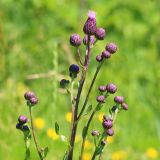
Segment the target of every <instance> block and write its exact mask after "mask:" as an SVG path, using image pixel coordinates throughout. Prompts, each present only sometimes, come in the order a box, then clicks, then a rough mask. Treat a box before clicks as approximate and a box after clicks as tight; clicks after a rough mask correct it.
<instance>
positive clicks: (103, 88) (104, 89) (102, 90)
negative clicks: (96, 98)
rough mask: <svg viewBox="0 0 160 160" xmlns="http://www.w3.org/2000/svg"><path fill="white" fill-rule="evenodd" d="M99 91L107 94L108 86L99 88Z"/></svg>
mask: <svg viewBox="0 0 160 160" xmlns="http://www.w3.org/2000/svg"><path fill="white" fill-rule="evenodd" d="M98 89H99V91H100V92H105V91H106V86H99V88H98Z"/></svg>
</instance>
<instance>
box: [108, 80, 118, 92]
mask: <svg viewBox="0 0 160 160" xmlns="http://www.w3.org/2000/svg"><path fill="white" fill-rule="evenodd" d="M106 89H107V91H108V92H109V93H111V94H113V93H115V92H116V91H117V87H116V85H114V84H113V83H109V84H107V86H106Z"/></svg>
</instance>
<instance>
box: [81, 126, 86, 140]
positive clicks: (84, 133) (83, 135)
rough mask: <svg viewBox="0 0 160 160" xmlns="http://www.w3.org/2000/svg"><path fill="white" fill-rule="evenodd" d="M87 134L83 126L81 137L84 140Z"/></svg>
mask: <svg viewBox="0 0 160 160" xmlns="http://www.w3.org/2000/svg"><path fill="white" fill-rule="evenodd" d="M86 134H87V127H86V126H84V128H83V131H82V137H83V138H84V137H85V136H86Z"/></svg>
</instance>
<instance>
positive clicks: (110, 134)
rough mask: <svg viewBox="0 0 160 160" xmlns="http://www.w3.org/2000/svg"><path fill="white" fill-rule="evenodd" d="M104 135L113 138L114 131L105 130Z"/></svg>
mask: <svg viewBox="0 0 160 160" xmlns="http://www.w3.org/2000/svg"><path fill="white" fill-rule="evenodd" d="M106 133H107V135H108V136H113V135H114V130H113V129H112V128H110V129H107V130H106Z"/></svg>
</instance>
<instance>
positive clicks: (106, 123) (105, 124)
mask: <svg viewBox="0 0 160 160" xmlns="http://www.w3.org/2000/svg"><path fill="white" fill-rule="evenodd" d="M102 125H103V127H104V128H105V129H109V128H111V127H112V126H113V122H112V120H111V119H110V118H107V119H105V120H104V121H103V123H102Z"/></svg>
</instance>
